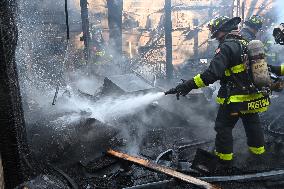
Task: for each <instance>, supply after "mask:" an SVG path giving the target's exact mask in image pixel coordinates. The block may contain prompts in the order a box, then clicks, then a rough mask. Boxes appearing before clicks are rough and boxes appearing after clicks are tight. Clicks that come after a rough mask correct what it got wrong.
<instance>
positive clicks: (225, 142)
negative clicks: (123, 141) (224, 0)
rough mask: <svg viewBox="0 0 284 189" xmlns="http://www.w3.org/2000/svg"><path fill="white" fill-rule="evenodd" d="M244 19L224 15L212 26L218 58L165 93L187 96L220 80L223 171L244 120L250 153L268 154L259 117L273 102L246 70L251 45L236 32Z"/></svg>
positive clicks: (219, 136)
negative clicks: (236, 127) (234, 132)
mask: <svg viewBox="0 0 284 189" xmlns="http://www.w3.org/2000/svg"><path fill="white" fill-rule="evenodd" d="M240 22H241V18H239V17H234V18H232V19H230V18H228V17H225V16H222V17H218V18H215V19H213V20H212V21H210V23H209V25H208V26H209V30H210V31H211V34H212V36H211V38H216V39H217V40H218V41H219V46H218V48H217V49H216V51H215V56H214V58H213V59H212V61H211V62H210V65H209V67H208V68H207V70H205V71H204V72H203V73H201V74H198V75H196V76H195V77H193V78H192V79H189V80H187V81H185V82H183V83H182V84H179V85H177V86H176V87H175V88H173V89H171V90H169V91H168V92H165V94H169V93H171V94H176V95H177V96H179V95H183V96H185V95H187V94H188V93H189V92H190V91H191V90H192V89H198V88H201V87H205V86H208V85H209V84H212V83H214V82H215V81H217V80H220V85H221V87H220V89H219V92H218V96H217V103H219V104H220V107H219V111H218V115H217V118H216V121H215V131H216V132H217V134H216V139H215V151H214V154H215V155H216V157H217V158H218V159H219V161H220V164H219V165H220V167H221V168H224V169H226V168H228V167H230V166H231V163H232V160H233V136H232V130H233V128H234V126H235V124H236V123H237V121H238V120H239V119H240V118H241V119H242V122H243V125H244V128H245V132H246V136H247V144H248V147H249V150H250V152H251V153H252V154H254V155H255V156H256V158H258V157H260V156H261V155H262V154H264V153H265V147H264V134H263V130H262V127H261V122H260V118H259V114H258V113H260V112H265V111H266V110H267V109H268V107H269V105H270V99H269V95H268V94H267V93H263V92H259V90H258V89H257V88H256V86H255V84H254V82H253V81H252V80H251V75H250V73H249V72H248V71H247V69H246V65H247V64H248V46H247V45H248V43H247V41H246V40H244V38H243V37H242V36H241V35H239V32H238V31H235V30H237V28H238V24H239V23H240Z"/></svg>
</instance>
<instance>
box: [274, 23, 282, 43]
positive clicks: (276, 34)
mask: <svg viewBox="0 0 284 189" xmlns="http://www.w3.org/2000/svg"><path fill="white" fill-rule="evenodd" d="M273 37H274V39H275V42H276V43H277V44H280V45H284V23H281V24H280V25H279V26H277V27H276V28H274V30H273Z"/></svg>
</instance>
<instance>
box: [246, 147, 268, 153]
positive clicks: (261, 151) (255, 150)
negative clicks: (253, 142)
mask: <svg viewBox="0 0 284 189" xmlns="http://www.w3.org/2000/svg"><path fill="white" fill-rule="evenodd" d="M249 150H250V151H251V153H253V154H258V155H259V154H263V153H264V152H265V148H264V146H261V147H258V148H257V147H249Z"/></svg>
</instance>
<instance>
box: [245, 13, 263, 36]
mask: <svg viewBox="0 0 284 189" xmlns="http://www.w3.org/2000/svg"><path fill="white" fill-rule="evenodd" d="M262 24H263V19H262V18H261V17H260V16H258V15H253V16H251V17H250V18H249V19H248V20H246V21H245V26H244V27H243V28H242V29H241V31H240V34H241V35H242V37H243V38H244V39H245V40H247V41H251V40H255V39H256V34H257V32H258V31H259V30H260V29H261V28H262Z"/></svg>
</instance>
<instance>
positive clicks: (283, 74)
mask: <svg viewBox="0 0 284 189" xmlns="http://www.w3.org/2000/svg"><path fill="white" fill-rule="evenodd" d="M281 75H282V76H284V64H281Z"/></svg>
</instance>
